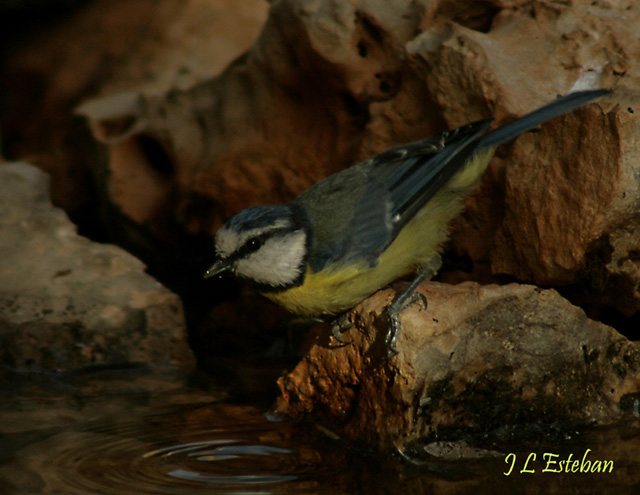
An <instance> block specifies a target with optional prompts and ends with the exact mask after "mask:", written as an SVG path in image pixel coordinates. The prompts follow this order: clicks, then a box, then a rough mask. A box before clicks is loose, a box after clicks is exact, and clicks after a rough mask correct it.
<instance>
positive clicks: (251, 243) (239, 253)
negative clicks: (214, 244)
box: [227, 228, 299, 262]
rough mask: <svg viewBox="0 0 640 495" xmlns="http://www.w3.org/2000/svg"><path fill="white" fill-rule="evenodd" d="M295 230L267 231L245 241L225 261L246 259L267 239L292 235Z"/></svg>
mask: <svg viewBox="0 0 640 495" xmlns="http://www.w3.org/2000/svg"><path fill="white" fill-rule="evenodd" d="M296 230H299V229H296ZM296 230H291V229H288V228H280V229H273V230H269V231H268V232H264V233H262V234H260V235H256V236H254V237H250V238H249V239H247V240H246V241H245V243H244V244H243V245H242V246H240V247H239V248H238V249H237V250H236V251H235V252H234V253H232V254H231V255H230V256H229V257H228V258H227V259H228V260H229V261H230V262H233V261H236V260H239V259H241V258H246V257H247V256H248V255H249V254H251V253H254V252H256V251H257V250H259V249H260V248H261V247H262V246H263V245H264V243H265V242H266V241H267V240H268V239H271V238H272V237H276V236H278V235H284V234H288V233H292V232H295V231H296Z"/></svg>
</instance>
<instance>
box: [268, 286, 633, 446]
mask: <svg viewBox="0 0 640 495" xmlns="http://www.w3.org/2000/svg"><path fill="white" fill-rule="evenodd" d="M420 291H421V292H422V293H423V294H424V295H425V296H426V298H427V300H428V309H426V310H423V309H422V307H421V306H420V305H418V304H416V305H413V306H411V307H409V308H408V309H406V310H405V311H404V312H403V313H402V316H401V320H402V331H401V333H400V335H399V338H398V343H397V355H395V356H393V357H392V358H390V359H387V358H386V346H385V344H384V338H385V336H386V328H387V327H386V317H385V316H384V315H381V308H383V307H384V306H385V305H386V304H387V303H389V302H390V301H391V299H392V298H393V297H394V291H393V290H384V291H380V292H378V293H376V294H375V295H373V296H372V297H371V298H369V299H368V300H366V301H364V302H363V303H361V304H360V305H358V306H357V307H356V308H355V309H354V310H353V311H352V312H351V314H350V316H351V318H352V319H353V322H354V326H353V327H352V328H351V329H349V330H348V331H346V332H345V333H343V335H342V339H344V340H345V341H346V342H347V343H348V344H347V345H344V346H340V345H330V344H329V343H328V342H327V337H326V336H327V329H326V328H325V327H321V328H318V329H317V330H316V331H315V333H314V334H313V335H312V337H311V338H310V341H311V344H310V348H309V351H308V354H307V355H306V356H305V357H304V359H303V360H302V361H301V362H300V363H299V364H298V366H297V367H296V368H295V369H294V370H293V371H292V372H291V373H289V374H287V375H284V376H283V377H281V379H280V380H279V382H278V385H279V387H280V391H281V396H280V398H279V399H278V403H277V407H276V411H277V412H278V413H282V414H286V415H290V416H295V417H297V416H300V415H309V414H310V415H311V416H312V417H313V418H315V419H316V420H317V421H318V422H319V423H320V424H324V425H326V427H328V428H329V429H332V430H333V431H335V432H337V433H338V434H339V435H341V436H344V437H346V438H348V439H357V440H359V441H364V442H366V443H367V444H368V445H369V446H373V447H374V448H378V449H383V450H390V449H398V450H400V451H401V452H403V451H405V450H406V449H409V448H411V449H415V448H416V445H423V446H424V447H425V448H426V449H427V450H426V451H428V450H429V449H432V450H433V448H434V447H438V445H439V444H437V443H434V442H436V441H437V442H442V441H444V442H448V441H460V440H462V441H464V440H465V439H467V438H469V437H471V436H472V435H473V434H474V433H476V434H477V433H482V434H486V435H489V434H490V433H491V432H497V431H500V430H502V431H504V430H508V429H515V428H518V427H521V428H523V429H524V428H528V429H531V428H533V427H534V426H536V425H538V426H541V427H542V429H543V430H544V428H545V427H546V428H549V427H551V425H558V424H562V425H567V426H569V427H576V426H585V425H604V424H610V423H614V422H618V421H621V420H623V419H624V418H626V417H628V418H631V417H633V416H634V415H635V417H637V416H638V412H637V407H638V401H639V397H640V396H639V395H638V394H639V393H640V346H638V344H636V343H632V342H629V341H628V340H626V339H625V338H624V337H622V336H621V335H619V334H618V333H617V332H616V331H615V330H613V329H612V328H610V327H607V326H605V325H603V324H601V323H598V322H595V321H592V320H589V319H588V318H587V317H586V316H585V314H584V312H583V311H582V310H581V309H579V308H577V307H575V306H572V305H571V304H570V303H569V302H567V301H566V300H565V299H563V298H562V297H561V296H560V295H558V293H557V292H555V291H554V290H542V289H539V288H536V287H533V286H529V285H517V284H510V285H506V286H495V285H487V286H479V285H478V284H476V283H472V282H467V283H463V284H460V285H455V286H452V285H447V284H441V283H436V282H428V283H425V284H423V285H422V286H421V288H420ZM633 404H635V406H634V405H633ZM634 407H635V409H634ZM463 443H464V442H463ZM447 445H448V444H447ZM461 445H462V444H461ZM463 450H465V449H463ZM475 454H477V452H476V453H475ZM475 454H474V455H475Z"/></svg>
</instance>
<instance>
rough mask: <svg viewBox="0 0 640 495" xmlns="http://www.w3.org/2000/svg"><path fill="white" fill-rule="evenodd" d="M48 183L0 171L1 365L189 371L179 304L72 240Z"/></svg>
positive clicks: (109, 253)
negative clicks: (135, 367) (121, 367)
mask: <svg viewBox="0 0 640 495" xmlns="http://www.w3.org/2000/svg"><path fill="white" fill-rule="evenodd" d="M48 188H49V183H48V177H47V176H46V175H45V174H44V173H43V172H41V171H40V170H38V169H37V168H35V167H33V166H31V165H29V164H26V163H3V164H0V189H1V190H0V212H1V214H0V349H2V350H1V351H0V362H1V363H2V364H4V365H7V366H10V367H13V368H17V369H58V370H73V369H78V368H83V367H89V366H128V365H146V366H158V365H173V366H180V367H185V368H188V367H191V366H192V365H193V358H192V355H191V351H190V350H189V348H188V345H187V342H186V332H185V322H184V317H183V314H182V305H181V302H180V299H179V298H178V296H176V295H175V294H172V293H171V292H170V291H168V290H167V289H166V288H164V287H163V286H161V285H160V284H159V283H158V282H156V281H155V280H154V279H153V278H151V277H150V276H149V275H147V274H146V273H144V265H143V264H142V263H141V262H140V261H139V260H138V259H136V258H134V257H133V256H131V255H130V254H128V253H126V252H124V251H123V250H122V249H120V248H118V247H115V246H112V245H105V244H98V243H94V242H91V241H89V240H88V239H86V238H84V237H81V236H79V235H78V234H77V233H76V227H75V226H74V225H73V224H72V223H71V222H70V221H69V219H68V218H67V217H66V215H65V213H64V212H63V211H62V210H60V209H59V208H55V207H53V206H52V205H51V202H50V199H49V195H48Z"/></svg>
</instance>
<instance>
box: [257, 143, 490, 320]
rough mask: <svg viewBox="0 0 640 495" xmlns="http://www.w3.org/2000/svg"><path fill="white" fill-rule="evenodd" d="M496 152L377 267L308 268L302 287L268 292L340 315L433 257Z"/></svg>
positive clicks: (433, 204) (447, 192) (413, 224)
mask: <svg viewBox="0 0 640 495" xmlns="http://www.w3.org/2000/svg"><path fill="white" fill-rule="evenodd" d="M492 151H493V150H487V151H486V152H485V153H482V154H481V155H479V156H476V157H475V159H474V160H472V161H471V163H470V164H469V165H467V166H466V167H465V168H464V169H462V170H461V171H460V172H458V173H457V174H456V175H454V176H453V177H452V179H451V180H450V181H449V183H448V184H447V186H445V188H444V189H443V190H441V191H440V192H439V193H438V194H436V195H435V196H434V197H433V198H432V199H431V201H429V202H428V203H427V204H426V205H425V207H424V208H422V210H420V211H419V212H418V213H417V214H416V215H415V216H414V217H413V219H412V220H411V221H410V222H409V223H407V225H405V227H404V228H403V229H402V231H401V232H400V233H399V234H398V236H397V237H396V239H395V240H394V241H393V242H392V243H391V244H390V245H389V247H388V248H387V249H386V250H385V251H384V252H383V253H382V254H381V255H380V257H379V260H378V263H377V264H376V265H375V266H373V267H372V266H370V265H369V264H368V263H366V262H362V261H361V262H357V263H353V264H351V265H345V264H342V263H340V264H334V265H328V266H326V267H325V268H324V269H323V270H322V271H320V272H311V271H308V272H307V274H306V276H305V279H304V283H303V284H302V285H300V286H298V287H294V288H292V289H288V290H285V291H282V292H277V293H265V294H264V295H265V296H267V297H268V298H269V299H271V300H272V301H274V302H276V303H277V304H280V305H281V306H284V307H285V308H286V309H288V310H289V311H291V312H293V313H295V314H299V315H320V314H337V313H341V312H344V311H346V310H348V309H350V308H352V307H353V306H355V305H356V304H358V303H359V302H360V301H362V300H363V299H365V298H367V297H368V296H370V295H371V294H373V293H374V292H375V291H377V290H379V289H381V288H382V287H384V286H386V285H388V284H390V283H391V282H393V281H394V280H396V279H397V278H400V277H402V276H404V275H407V274H408V273H410V272H412V271H414V270H415V269H416V267H418V266H420V265H423V264H425V263H428V262H430V261H432V260H433V259H434V257H435V256H437V255H438V254H439V252H440V251H441V248H442V245H443V244H444V242H445V241H446V240H447V237H448V228H447V227H448V224H449V222H450V221H451V220H452V219H453V218H454V217H455V216H457V215H458V214H459V213H460V212H461V211H462V208H463V200H464V194H463V193H464V192H465V190H466V189H468V188H469V187H470V186H471V185H473V183H474V182H475V181H476V179H477V178H478V176H479V175H481V174H482V172H484V170H485V168H486V166H487V164H488V162H489V159H490V158H491V155H492Z"/></svg>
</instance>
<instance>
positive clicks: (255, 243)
mask: <svg viewBox="0 0 640 495" xmlns="http://www.w3.org/2000/svg"><path fill="white" fill-rule="evenodd" d="M262 244H263V241H262V239H257V238H256V239H249V240H248V241H247V244H246V246H247V251H249V252H254V251H257V250H258V249H260V247H261V246H262Z"/></svg>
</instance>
